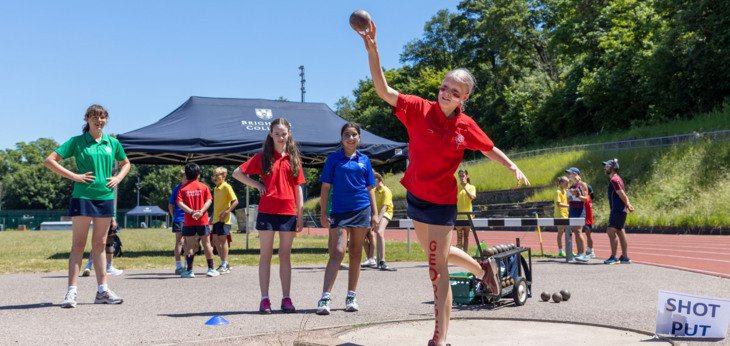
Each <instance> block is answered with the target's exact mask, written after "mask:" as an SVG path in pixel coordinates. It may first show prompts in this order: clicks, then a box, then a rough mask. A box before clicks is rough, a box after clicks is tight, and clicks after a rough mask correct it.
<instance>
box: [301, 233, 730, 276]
mask: <svg viewBox="0 0 730 346" xmlns="http://www.w3.org/2000/svg"><path fill="white" fill-rule="evenodd" d="M304 233H305V234H312V235H327V230H325V229H322V228H305V229H304ZM478 235H479V240H480V241H483V242H485V243H487V244H489V245H491V246H493V245H497V244H507V243H515V238H518V237H519V238H520V242H521V245H522V246H525V247H530V248H532V253H533V254H540V243H539V240H538V235H537V232H506V231H479V232H478ZM385 237H386V239H387V240H393V241H406V239H407V232H406V230H403V229H388V230H386V232H385ZM556 237H557V233H556V232H542V244H543V249H544V250H545V252H547V253H552V254H555V253H557V248H558V245H557V239H556ZM627 237H628V243H629V257H630V258H631V261H632V262H634V263H641V264H649V265H656V266H661V267H667V268H674V269H681V270H688V271H692V272H697V273H702V274H707V275H713V276H719V277H723V278H730V236H721V235H718V236H708V235H678V234H627ZM469 239H470V241H469V252H470V253H473V252H474V246H475V244H474V236H473V235H472V236H470V238H469ZM411 242H412V246H418V244H417V241H416V235H415V232H414V231H413V230H411ZM455 243H456V234H453V235H452V244H455ZM593 247H594V249H595V252H596V255H597V257H596V259H595V260H593V261H596V260H598V259H601V260H603V259H606V258H608V256H610V254H611V250H610V246H609V244H608V235H607V234H606V233H596V234H594V235H593ZM573 249H575V242H573ZM574 251H575V250H574ZM619 255H621V249H620V246H619V250H618V254H617V256H619ZM617 265H618V264H617Z"/></svg>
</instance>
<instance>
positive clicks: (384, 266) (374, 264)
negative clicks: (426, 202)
mask: <svg viewBox="0 0 730 346" xmlns="http://www.w3.org/2000/svg"><path fill="white" fill-rule="evenodd" d="M373 175H374V176H375V185H376V186H375V189H374V192H375V203H376V204H377V208H376V209H378V210H379V211H380V212H379V213H378V218H379V219H380V222H379V223H378V224H377V225H376V226H374V227H373V228H372V229H371V230H370V232H368V233H367V238H366V239H367V240H368V241H367V242H366V244H364V248H365V254H366V255H367V260H366V261H365V262H363V264H362V267H366V268H378V269H380V270H386V271H395V270H396V269H395V268H391V267H389V266H388V263H387V262H385V229H386V228H387V227H388V222H390V220H392V219H393V193H391V192H390V189H389V188H388V187H387V186H385V182H383V176H382V175H380V174H379V173H378V172H375V171H373ZM374 252H375V253H377V255H378V257H377V259H376V258H375V257H374V256H373V253H374Z"/></svg>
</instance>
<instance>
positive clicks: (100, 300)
mask: <svg viewBox="0 0 730 346" xmlns="http://www.w3.org/2000/svg"><path fill="white" fill-rule="evenodd" d="M123 302H124V299H122V297H120V296H118V295H117V294H116V293H114V291H112V290H109V289H108V290H106V291H104V292H102V293H99V292H96V299H94V304H121V303H123Z"/></svg>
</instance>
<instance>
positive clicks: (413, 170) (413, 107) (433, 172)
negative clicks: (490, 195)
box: [393, 94, 494, 204]
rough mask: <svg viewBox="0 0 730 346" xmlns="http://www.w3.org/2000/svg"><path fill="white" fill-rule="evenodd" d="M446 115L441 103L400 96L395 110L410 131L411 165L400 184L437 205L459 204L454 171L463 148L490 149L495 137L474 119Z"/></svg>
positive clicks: (458, 114)
mask: <svg viewBox="0 0 730 346" xmlns="http://www.w3.org/2000/svg"><path fill="white" fill-rule="evenodd" d="M456 112H457V115H456V116H454V117H452V118H451V119H448V118H446V115H444V112H443V111H441V107H439V105H438V102H431V101H427V100H424V99H422V98H420V97H418V96H414V95H404V94H400V95H398V103H397V104H396V106H395V107H394V108H393V113H394V114H395V116H396V117H398V120H400V121H401V123H403V125H405V126H406V129H407V130H408V137H409V139H410V141H409V143H408V156H409V160H410V162H409V164H408V168H406V173H405V174H404V175H403V179H401V181H400V182H401V184H403V186H404V187H405V188H406V190H408V192H410V193H412V194H413V195H415V196H416V197H418V198H420V199H423V200H426V201H428V202H431V203H436V204H456V196H457V193H458V188H457V185H456V178H455V177H454V172H456V169H457V168H458V167H459V163H461V160H462V159H463V158H464V149H470V150H479V151H490V150H492V148H494V144H493V143H492V140H490V139H489V137H487V135H486V134H484V131H482V130H481V129H480V128H479V126H478V125H477V124H476V123H475V122H474V120H473V119H472V118H470V117H469V116H468V115H466V114H464V113H462V112H461V108H458V109H457V110H456Z"/></svg>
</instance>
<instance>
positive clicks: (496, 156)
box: [482, 147, 530, 186]
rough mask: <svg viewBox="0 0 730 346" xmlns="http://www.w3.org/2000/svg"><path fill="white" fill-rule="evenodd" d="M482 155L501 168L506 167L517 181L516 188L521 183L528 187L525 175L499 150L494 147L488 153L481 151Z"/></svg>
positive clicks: (528, 182)
mask: <svg viewBox="0 0 730 346" xmlns="http://www.w3.org/2000/svg"><path fill="white" fill-rule="evenodd" d="M482 154H484V156H486V157H488V158H490V159H492V160H494V161H496V162H498V163H499V164H501V165H502V166H505V167H507V169H509V170H510V171H512V173H514V174H515V178H516V179H517V186H520V185H521V184H522V183H524V184H525V185H526V186H530V181H529V180H527V177H526V176H525V174H524V173H522V171H521V170H520V168H519V167H517V165H516V164H515V163H514V162H512V160H510V159H509V157H507V155H505V154H504V153H503V152H502V150H499V148H497V147H494V148H493V149H492V150H490V151H482Z"/></svg>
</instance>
